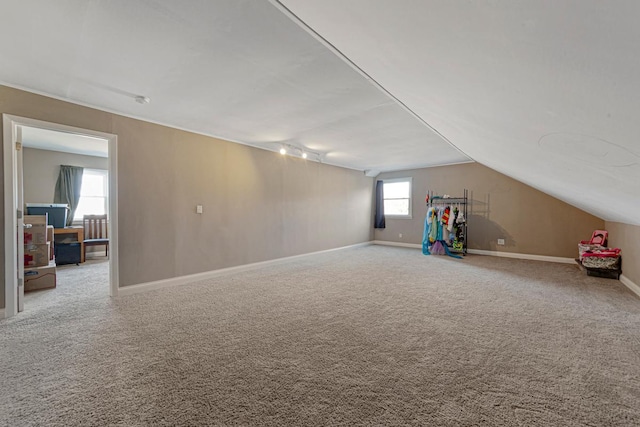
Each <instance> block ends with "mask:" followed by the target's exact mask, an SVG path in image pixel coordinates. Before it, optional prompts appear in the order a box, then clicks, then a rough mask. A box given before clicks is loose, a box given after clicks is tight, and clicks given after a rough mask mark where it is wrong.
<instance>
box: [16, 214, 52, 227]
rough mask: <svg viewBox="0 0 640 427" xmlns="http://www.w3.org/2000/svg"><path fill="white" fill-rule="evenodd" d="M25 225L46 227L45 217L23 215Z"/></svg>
mask: <svg viewBox="0 0 640 427" xmlns="http://www.w3.org/2000/svg"><path fill="white" fill-rule="evenodd" d="M22 222H24V223H25V224H31V225H44V226H46V225H47V215H25V216H24V221H22Z"/></svg>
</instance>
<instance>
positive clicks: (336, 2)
mask: <svg viewBox="0 0 640 427" xmlns="http://www.w3.org/2000/svg"><path fill="white" fill-rule="evenodd" d="M281 3H283V4H284V5H285V6H286V7H287V8H289V10H290V11H291V12H293V13H294V14H295V15H296V16H297V17H298V18H299V19H301V20H302V21H304V23H305V24H306V25H308V26H309V27H311V28H312V29H313V30H314V31H316V32H318V33H319V34H321V35H322V37H323V38H324V39H326V40H327V41H328V42H329V43H331V44H332V45H333V46H335V47H336V48H337V49H338V50H339V51H341V53H342V54H343V55H345V56H346V57H348V58H349V59H350V60H351V61H353V62H354V63H355V64H357V65H358V66H359V67H360V68H362V69H363V70H364V71H365V72H366V73H367V74H369V75H370V76H371V77H372V78H373V79H375V80H376V81H377V82H378V83H379V84H380V85H382V86H383V87H384V88H385V89H386V90H388V91H389V92H390V93H392V94H393V95H394V96H395V97H397V98H398V99H400V100H402V102H403V103H404V104H406V105H407V106H408V107H409V108H410V109H412V110H413V111H414V112H415V113H416V114H417V115H418V116H420V117H421V118H422V119H423V120H424V121H426V122H427V123H429V124H430V125H431V126H433V127H434V128H436V129H437V130H438V131H439V132H440V133H442V134H443V135H444V136H445V137H446V138H447V139H448V140H449V141H451V142H452V143H453V144H454V145H455V146H457V147H458V148H460V149H461V150H462V151H463V152H465V153H466V154H468V155H469V156H470V157H471V158H473V159H474V160H476V161H478V162H480V163H483V164H485V165H487V166H489V167H491V168H493V169H495V170H497V171H499V172H502V173H504V174H506V175H509V176H511V177H513V178H516V179H517V180H519V181H522V182H524V183H526V184H529V185H531V186H533V187H536V188H538V189H540V190H542V191H544V192H546V193H548V194H551V195H553V196H556V197H558V198H559V199H562V200H564V201H566V202H568V203H570V204H572V205H575V206H577V207H580V208H582V209H584V210H586V211H588V212H591V213H593V214H595V215H597V216H599V217H601V218H604V219H607V220H613V221H621V222H625V223H630V224H637V225H640V185H639V182H640V137H639V135H640V120H638V118H637V117H636V115H637V114H638V112H639V111H640V55H638V54H637V52H638V46H640V25H638V17H640V2H638V1H636V0H627V1H616V2H603V1H600V0H567V1H561V2H558V1H553V0H545V1H543V0H528V1H517V2H510V1H427V0H413V1H409V0H403V1H389V0H349V1H343V0H322V1H315V0H283V1H282V2H281ZM558 220H559V221H562V220H563V219H562V218H559V219H558Z"/></svg>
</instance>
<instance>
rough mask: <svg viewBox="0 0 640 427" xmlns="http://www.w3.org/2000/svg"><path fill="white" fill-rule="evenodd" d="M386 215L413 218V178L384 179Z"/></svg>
mask: <svg viewBox="0 0 640 427" xmlns="http://www.w3.org/2000/svg"><path fill="white" fill-rule="evenodd" d="M383 191H384V215H385V216H389V217H396V218H411V178H397V179H385V180H384V189H383Z"/></svg>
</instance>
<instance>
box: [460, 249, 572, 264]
mask: <svg viewBox="0 0 640 427" xmlns="http://www.w3.org/2000/svg"><path fill="white" fill-rule="evenodd" d="M467 253H470V254H474V255H489V256H497V257H503V258H517V259H529V260H533V261H547V262H557V263H560V264H575V263H576V260H575V259H573V258H564V257H558V256H547V255H532V254H519V253H516V252H499V251H485V250H482V249H468V250H467Z"/></svg>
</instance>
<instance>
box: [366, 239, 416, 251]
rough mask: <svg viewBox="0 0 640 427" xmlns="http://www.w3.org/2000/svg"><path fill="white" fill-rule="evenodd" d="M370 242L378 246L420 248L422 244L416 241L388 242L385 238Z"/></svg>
mask: <svg viewBox="0 0 640 427" xmlns="http://www.w3.org/2000/svg"><path fill="white" fill-rule="evenodd" d="M371 243H373V244H374V245H380V246H397V247H400V248H411V249H422V245H419V244H417V243H402V242H389V241H387V240H373V241H372V242H371Z"/></svg>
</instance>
